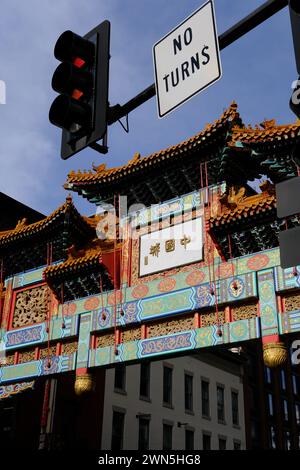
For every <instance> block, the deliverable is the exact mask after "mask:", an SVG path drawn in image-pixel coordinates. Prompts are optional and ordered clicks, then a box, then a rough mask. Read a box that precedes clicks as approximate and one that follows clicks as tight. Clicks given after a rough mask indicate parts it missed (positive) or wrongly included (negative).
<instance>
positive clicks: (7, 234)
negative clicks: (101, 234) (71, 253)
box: [0, 196, 92, 246]
mask: <svg viewBox="0 0 300 470" xmlns="http://www.w3.org/2000/svg"><path fill="white" fill-rule="evenodd" d="M68 211H69V212H71V213H72V216H73V217H74V219H75V220H77V221H78V222H79V223H80V224H81V225H83V226H85V228H86V230H87V231H89V232H91V233H92V227H91V224H89V223H88V222H87V221H86V218H85V217H83V216H81V215H80V213H79V212H78V211H77V209H76V208H75V206H74V204H73V201H72V198H71V197H70V196H68V197H67V199H66V201H65V203H64V204H62V205H61V206H60V207H58V208H57V209H56V210H55V211H54V212H52V214H50V215H49V216H48V217H45V218H44V219H42V220H40V221H38V222H34V223H33V224H29V225H27V224H26V219H23V220H22V221H19V222H18V224H17V226H16V227H15V228H13V229H11V230H5V231H3V232H0V246H1V245H5V244H7V243H10V242H13V241H17V240H19V239H22V238H25V237H28V236H31V235H35V234H37V233H39V232H42V231H43V230H45V229H47V228H48V227H49V225H52V224H53V223H55V221H56V220H57V219H58V218H59V217H60V216H62V215H63V214H65V213H67V212H68Z"/></svg>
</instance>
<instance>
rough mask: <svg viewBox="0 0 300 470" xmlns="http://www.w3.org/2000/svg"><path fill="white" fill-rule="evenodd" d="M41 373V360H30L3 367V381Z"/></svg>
mask: <svg viewBox="0 0 300 470" xmlns="http://www.w3.org/2000/svg"><path fill="white" fill-rule="evenodd" d="M38 375H40V372H39V361H34V362H29V363H28V364H18V365H15V366H8V367H3V368H2V375H1V382H7V381H8V380H17V379H21V378H22V379H25V378H26V377H36V376H38Z"/></svg>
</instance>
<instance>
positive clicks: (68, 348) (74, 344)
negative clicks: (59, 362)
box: [61, 341, 78, 354]
mask: <svg viewBox="0 0 300 470" xmlns="http://www.w3.org/2000/svg"><path fill="white" fill-rule="evenodd" d="M77 349H78V341H67V342H66V343H63V344H62V350H61V354H73V353H75V352H76V351H77Z"/></svg>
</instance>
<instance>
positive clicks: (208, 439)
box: [202, 433, 211, 450]
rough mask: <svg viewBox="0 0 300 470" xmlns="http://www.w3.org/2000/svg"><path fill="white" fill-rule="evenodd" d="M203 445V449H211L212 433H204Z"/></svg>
mask: <svg viewBox="0 0 300 470" xmlns="http://www.w3.org/2000/svg"><path fill="white" fill-rule="evenodd" d="M202 444H203V445H202V447H203V450H210V449H211V435H210V434H205V433H203V436H202Z"/></svg>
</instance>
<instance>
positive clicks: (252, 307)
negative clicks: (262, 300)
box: [232, 302, 258, 321]
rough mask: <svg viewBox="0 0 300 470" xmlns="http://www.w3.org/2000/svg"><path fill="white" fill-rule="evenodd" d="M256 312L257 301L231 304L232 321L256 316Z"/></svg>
mask: <svg viewBox="0 0 300 470" xmlns="http://www.w3.org/2000/svg"><path fill="white" fill-rule="evenodd" d="M257 314H258V304H257V302H253V303H248V304H242V305H233V307H232V321H237V320H248V319H249V318H256V317H257Z"/></svg>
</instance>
